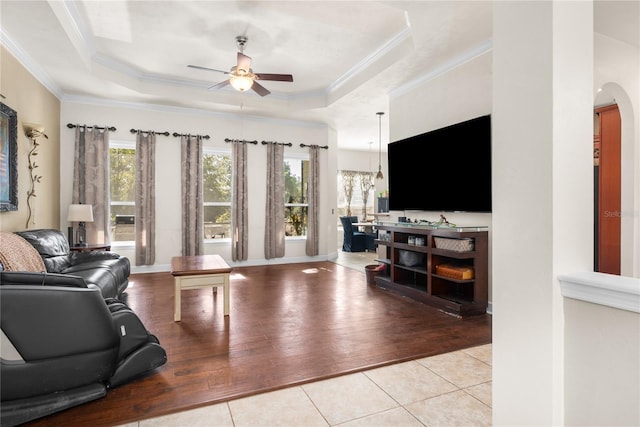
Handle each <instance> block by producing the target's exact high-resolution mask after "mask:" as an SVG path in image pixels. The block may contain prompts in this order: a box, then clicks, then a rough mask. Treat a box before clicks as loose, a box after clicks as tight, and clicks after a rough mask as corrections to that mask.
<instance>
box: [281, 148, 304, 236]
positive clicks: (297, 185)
mask: <svg viewBox="0 0 640 427" xmlns="http://www.w3.org/2000/svg"><path fill="white" fill-rule="evenodd" d="M308 179H309V159H307V158H302V157H297V158H296V157H286V158H285V159H284V222H285V236H306V235H307V218H308V209H309V203H308V200H307V185H308Z"/></svg>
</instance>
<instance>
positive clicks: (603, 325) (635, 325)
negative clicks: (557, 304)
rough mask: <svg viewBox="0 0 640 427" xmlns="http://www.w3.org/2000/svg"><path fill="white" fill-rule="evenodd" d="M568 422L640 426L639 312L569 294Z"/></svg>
mask: <svg viewBox="0 0 640 427" xmlns="http://www.w3.org/2000/svg"><path fill="white" fill-rule="evenodd" d="M564 307H565V309H564V311H565V318H566V322H565V331H566V344H565V345H566V360H567V363H566V368H565V369H566V385H567V393H566V394H565V399H566V420H565V421H566V425H569V426H605V425H606V426H637V425H640V405H638V402H640V363H638V361H639V360H640V314H638V313H634V312H632V311H626V310H620V309H617V308H612V307H606V306H603V305H599V304H592V303H590V302H584V301H579V300H576V299H571V298H566V299H565V302H564Z"/></svg>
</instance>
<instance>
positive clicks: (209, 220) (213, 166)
mask: <svg viewBox="0 0 640 427" xmlns="http://www.w3.org/2000/svg"><path fill="white" fill-rule="evenodd" d="M202 181H203V196H204V203H203V205H204V238H205V239H217V238H225V237H227V238H228V237H231V235H230V233H231V153H230V152H228V151H224V152H223V151H214V150H208V149H205V152H204V154H203V159H202Z"/></svg>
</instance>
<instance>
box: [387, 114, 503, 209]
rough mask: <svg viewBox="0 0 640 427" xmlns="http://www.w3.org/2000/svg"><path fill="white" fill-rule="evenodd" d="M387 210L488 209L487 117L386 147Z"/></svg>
mask: <svg viewBox="0 0 640 427" xmlns="http://www.w3.org/2000/svg"><path fill="white" fill-rule="evenodd" d="M388 160H389V209H390V210H396V211H405V210H422V211H444V212H491V116H490V115H486V116H481V117H477V118H475V119H471V120H467V121H465V122H462V123H457V124H454V125H451V126H447V127H444V128H441V129H437V130H434V131H430V132H426V133H423V134H421V135H416V136H412V137H410V138H406V139H402V140H399V141H395V142H392V143H390V144H389V147H388Z"/></svg>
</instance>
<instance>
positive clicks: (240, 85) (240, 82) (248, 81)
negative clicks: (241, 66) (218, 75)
mask: <svg viewBox="0 0 640 427" xmlns="http://www.w3.org/2000/svg"><path fill="white" fill-rule="evenodd" d="M229 83H231V86H233V88H234V89H235V90H237V91H239V92H244V91H246V90H249V89H251V86H253V79H252V78H251V77H249V76H231V78H230V79H229Z"/></svg>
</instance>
